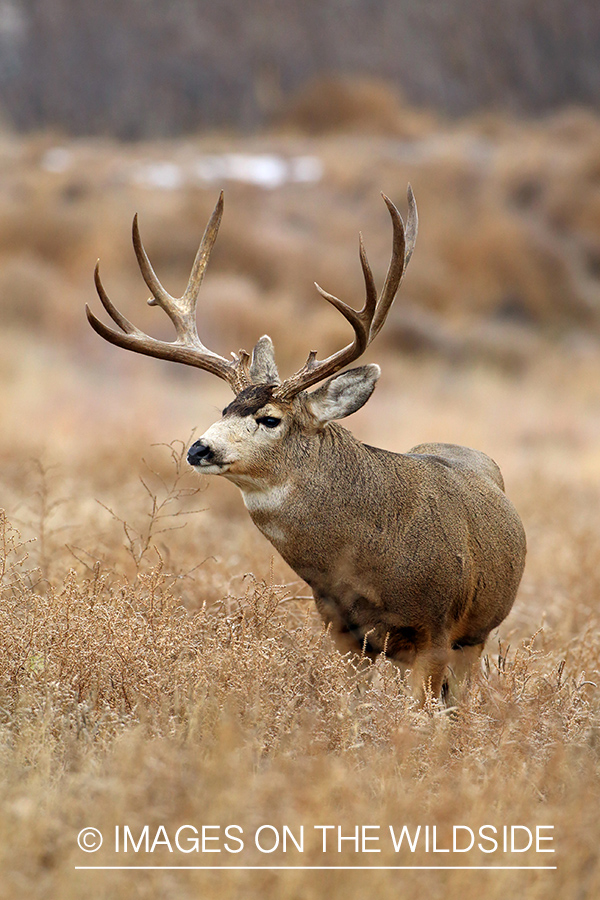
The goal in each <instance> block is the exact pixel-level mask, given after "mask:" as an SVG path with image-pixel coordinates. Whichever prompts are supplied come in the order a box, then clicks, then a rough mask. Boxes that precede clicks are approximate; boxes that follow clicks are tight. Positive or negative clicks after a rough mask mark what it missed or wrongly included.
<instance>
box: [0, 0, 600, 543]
mask: <svg viewBox="0 0 600 900" xmlns="http://www.w3.org/2000/svg"><path fill="white" fill-rule="evenodd" d="M599 97H600V7H599V6H598V4H597V3H596V2H594V0H498V2H496V3H494V4H480V3H474V2H473V0H454V2H452V3H451V4H449V3H447V2H444V0H427V2H423V0H378V2H377V3H374V2H372V0H319V2H316V0H314V2H313V0H306V2H304V3H301V4H281V3H275V2H272V0H246V2H244V3H242V2H239V0H222V2H219V3H207V2H205V0H180V2H178V3H176V4H173V3H170V2H167V0H131V2H129V3H127V4H123V3H119V2H115V0H106V2H104V3H102V4H98V3H96V2H94V0H0V321H1V329H0V344H1V346H0V456H1V458H2V459H3V471H4V473H5V474H4V476H2V478H3V480H4V483H2V481H1V480H0V487H1V488H2V492H3V497H4V499H3V503H4V505H7V506H8V507H10V506H11V504H12V505H17V506H18V504H19V503H20V502H21V501H20V500H19V497H21V498H22V496H23V494H28V493H29V492H30V489H31V485H32V484H34V483H35V479H34V480H33V481H32V478H33V476H32V475H31V472H30V471H29V470H28V469H27V466H25V467H24V463H27V461H28V460H31V459H32V458H34V459H42V460H44V461H46V462H47V463H48V464H50V465H54V464H57V465H58V466H59V468H60V471H61V472H62V473H63V477H66V473H69V477H72V478H74V479H75V481H74V483H73V485H72V486H71V488H69V491H70V492H71V495H72V496H77V497H79V498H81V497H83V496H86V497H91V496H96V497H97V496H98V495H99V493H101V488H102V490H105V489H106V490H109V489H110V485H111V484H112V480H113V479H114V480H115V482H118V484H116V483H115V485H114V488H115V490H116V489H117V487H118V489H119V491H120V492H121V494H122V493H123V491H124V479H125V478H126V476H127V477H129V476H130V473H133V474H131V477H134V476H135V477H136V478H137V471H138V466H137V461H139V459H140V457H141V456H142V455H143V453H144V448H145V447H147V446H148V444H149V443H152V442H154V441H158V442H160V441H164V442H167V443H168V442H170V441H171V440H173V438H178V439H180V440H182V441H186V440H187V438H188V435H189V433H190V431H191V429H192V427H194V426H197V427H198V428H199V429H200V431H199V433H202V432H203V431H204V430H205V428H206V427H207V426H208V425H209V424H210V422H211V421H212V420H213V419H214V417H215V415H216V414H217V412H218V410H220V409H221V408H222V407H223V406H224V405H225V404H226V403H227V402H229V392H228V388H227V387H226V385H224V384H223V383H220V382H218V381H217V379H215V378H212V377H211V376H210V375H208V374H206V373H199V372H197V371H195V370H192V369H186V368H185V367H181V366H179V367H178V366H174V365H171V364H168V363H164V362H160V361H155V360H150V359H148V358H142V357H139V356H136V355H134V354H131V353H126V352H124V351H121V350H117V349H116V348H114V347H111V346H109V345H107V344H105V343H104V342H103V341H102V340H101V339H100V338H99V337H97V336H96V335H95V334H94V333H93V332H92V331H91V329H90V328H89V326H88V325H87V322H86V320H85V315H84V305H85V303H89V304H91V305H92V306H93V308H94V309H95V310H96V312H97V313H99V314H100V307H99V302H98V300H97V297H96V296H95V292H94V288H93V281H92V272H93V267H94V264H95V261H96V259H97V258H98V257H100V259H101V272H102V277H103V281H104V283H105V286H106V288H107V290H108V293H109V295H110V296H111V297H112V299H113V301H114V302H115V303H116V305H117V306H118V307H119V308H121V309H122V310H123V311H124V312H125V314H126V315H127V316H128V317H129V318H130V319H131V320H133V321H134V322H136V323H137V324H138V325H139V327H141V328H142V329H144V330H145V331H148V332H149V333H152V334H153V335H155V336H157V337H162V338H165V339H171V331H170V327H171V326H170V323H169V322H168V321H167V319H166V317H165V316H164V315H163V314H162V313H161V312H160V311H157V310H156V309H149V308H148V307H147V306H146V305H145V302H144V301H145V300H146V298H147V290H146V288H145V286H144V284H143V282H142V279H141V276H140V274H139V271H138V270H137V265H136V263H135V257H134V254H133V250H132V247H131V238H130V223H131V219H132V217H133V214H134V212H136V211H137V212H138V213H139V216H140V224H141V231H142V236H143V238H144V241H145V244H146V247H147V249H148V252H149V254H150V257H151V259H152V261H153V264H154V266H155V268H156V270H157V272H158V275H159V277H160V278H161V279H162V281H163V283H164V284H165V285H166V287H167V288H168V289H169V290H171V292H173V293H178V292H180V291H182V290H183V288H184V286H185V283H186V280H187V276H188V272H189V269H190V266H191V262H192V260H193V256H194V253H195V250H196V248H197V246H198V242H199V239H200V237H201V234H202V232H203V229H204V226H205V223H206V220H207V218H208V216H209V214H210V211H211V209H212V207H213V205H214V203H215V201H216V199H217V196H218V193H219V191H220V190H221V189H224V190H225V216H224V220H223V224H222V227H221V233H220V235H219V239H218V241H217V244H216V247H215V250H214V252H213V258H212V259H211V263H210V266H209V270H208V275H207V278H206V280H205V282H204V284H203V288H202V295H201V300H200V304H199V307H200V310H199V322H200V333H201V335H202V337H203V339H204V340H205V342H206V343H207V344H208V346H210V347H211V348H213V349H214V350H216V351H218V352H220V353H221V354H223V355H228V353H229V352H230V351H231V350H237V349H238V348H239V347H245V348H246V349H251V346H252V345H253V343H254V342H255V341H256V339H257V338H258V337H259V336H260V335H261V334H263V333H265V332H268V333H270V334H271V336H272V337H273V339H274V341H275V345H276V350H277V354H278V360H279V363H280V370H281V371H282V374H284V375H286V374H289V373H290V372H291V371H293V370H295V369H296V368H298V367H299V366H300V365H301V364H302V363H303V361H304V359H305V358H306V354H307V352H308V351H309V350H310V349H315V350H317V351H318V352H319V354H320V355H324V354H326V353H330V352H332V351H333V350H334V349H336V348H337V347H339V346H341V345H342V344H343V343H346V342H347V341H348V339H349V335H348V326H347V323H345V321H343V320H342V318H341V316H339V315H338V314H337V313H336V312H335V311H334V310H333V309H331V308H330V307H329V306H327V304H325V303H324V301H323V300H322V299H321V298H319V296H318V294H317V292H316V291H315V289H314V286H313V282H314V281H317V282H319V284H321V285H323V286H324V287H325V288H326V289H327V290H329V291H331V292H333V293H335V294H337V295H338V296H340V297H342V298H343V299H345V300H346V301H347V302H350V303H353V304H354V305H356V306H358V305H359V304H361V303H362V299H363V295H364V285H363V283H362V277H361V272H360V266H359V262H358V252H357V251H358V240H357V237H358V232H359V231H362V232H363V235H364V238H365V243H366V246H367V251H368V253H369V258H370V261H371V265H372V267H373V270H374V273H375V277H376V280H377V282H378V283H379V284H381V283H382V281H383V278H384V276H385V271H386V267H387V263H388V260H389V253H390V242H391V228H390V222H389V216H388V214H387V211H386V209H385V206H384V204H383V202H382V200H381V198H380V191H384V192H385V193H386V194H388V195H389V196H390V197H392V198H393V199H394V200H395V202H396V203H397V205H398V206H399V207H400V209H401V210H402V211H404V210H405V209H406V202H405V197H406V186H407V183H408V182H410V183H411V184H412V186H413V189H414V192H415V195H416V198H417V203H418V206H419V213H420V232H419V238H418V241H417V248H416V252H415V255H414V257H413V260H412V262H411V265H410V268H409V270H408V274H407V276H406V279H405V281H404V284H403V287H402V289H401V293H400V296H399V298H398V300H397V302H396V304H395V307H394V309H393V310H392V313H391V315H390V317H389V320H388V324H387V326H386V328H385V329H384V331H383V332H382V334H381V336H380V337H379V338H378V340H377V341H376V342H375V344H374V345H373V346H372V347H371V348H369V351H368V354H367V357H366V359H367V360H369V361H378V362H380V363H382V365H383V376H382V379H381V381H380V384H379V387H378V390H377V392H376V394H375V396H374V398H373V400H372V401H371V402H370V403H369V404H368V406H367V407H365V409H364V410H362V411H361V412H360V413H359V414H357V415H356V416H355V417H353V420H352V423H351V425H352V428H353V430H355V431H356V433H357V434H359V435H360V436H361V437H363V438H365V439H368V440H369V441H370V442H372V443H378V444H383V445H384V446H387V447H389V448H390V449H395V450H406V449H408V448H409V447H410V446H413V445H414V444H416V443H418V442H422V441H426V440H447V441H454V442H456V443H465V444H468V445H473V446H477V447H479V448H480V449H483V450H486V451H487V452H488V453H490V454H491V455H492V456H494V457H495V458H497V459H498V461H499V462H500V464H501V465H502V467H503V469H504V471H505V473H506V474H507V480H508V483H509V487H510V486H511V484H512V488H511V493H512V495H513V496H515V495H516V496H517V499H518V497H519V494H521V495H522V496H523V497H525V496H526V497H528V498H530V499H532V498H533V495H534V493H535V492H534V491H533V489H532V484H533V481H534V479H539V478H545V479H546V482H545V484H546V486H547V487H548V489H549V490H550V485H556V484H557V480H560V479H563V480H566V481H567V482H569V483H571V482H573V483H575V482H576V483H577V485H579V486H580V487H581V490H582V491H584V492H585V491H587V492H588V495H589V496H595V493H594V492H598V491H600V449H599V448H600V433H599V431H600V425H599V424H598V423H599V421H600V418H599V416H598V412H599V406H600V400H599V396H600V394H599V391H598V382H599V376H600V356H599V349H600V345H599V337H600V328H599V325H600V116H599V109H598V100H599ZM101 314H102V315H104V313H101ZM163 320H164V321H163ZM115 448H117V449H115ZM18 472H29V474H25V475H18V474H17V473H18ZM84 472H87V473H88V476H89V479H90V481H89V483H88V484H87V486H85V487H84V486H82V484H81V483H80V482H78V481H77V478H79V477H80V476H81V477H83V474H82V473H84ZM116 472H118V473H119V474H118V476H116V475H115V474H114V473H116ZM77 473H79V474H77ZM536 490H537V489H536ZM539 490H541V489H539ZM539 490H538V496H539ZM552 490H554V487H553V488H552ZM228 491H229V493H227V492H228ZM211 492H212V493H211V494H210V496H211V497H213V496H214V497H215V498H217V497H223V498H225V499H222V500H221V501H218V500H217V499H215V500H214V504H217V505H218V503H219V502H222V503H223V504H225V506H226V507H227V508H228V509H229V505H231V507H232V508H233V509H236V510H237V509H238V506H239V509H240V510H241V509H242V507H241V502H240V503H238V501H239V498H238V497H237V495H236V494H235V491H233V489H231V487H230V486H229V485H218V486H211ZM219 492H221V493H219ZM590 492H591V494H590ZM542 493H543V491H542ZM103 496H104V495H103ZM229 498H231V499H229ZM104 502H108V501H106V500H105V501H104ZM523 502H524V503H526V502H528V501H527V500H524V501H523ZM210 503H211V504H213V501H212V500H211V501H210ZM236 504H237V505H236ZM242 512H243V510H242ZM533 513H534V510H533V509H532V510H531V515H532V516H533ZM75 519H77V516H76V515H75V513H73V516H72V520H73V521H74V520H75ZM244 521H245V520H244ZM248 527H249V528H251V526H250V524H249V523H248ZM532 527H533V526H532ZM266 548H267V545H266V544H265V548H264V553H265V554H267V553H269V552H270V550H267V549H266Z"/></svg>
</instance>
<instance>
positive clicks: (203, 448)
mask: <svg viewBox="0 0 600 900" xmlns="http://www.w3.org/2000/svg"><path fill="white" fill-rule="evenodd" d="M212 455H213V452H212V450H211V448H210V447H209V445H208V444H204V443H203V442H202V441H196V443H195V444H192V446H191V447H190V449H189V450H188V454H187V461H188V462H189V464H190V466H197V465H198V463H200V462H201V461H202V460H205V461H206V462H208V460H210V459H211V457H212Z"/></svg>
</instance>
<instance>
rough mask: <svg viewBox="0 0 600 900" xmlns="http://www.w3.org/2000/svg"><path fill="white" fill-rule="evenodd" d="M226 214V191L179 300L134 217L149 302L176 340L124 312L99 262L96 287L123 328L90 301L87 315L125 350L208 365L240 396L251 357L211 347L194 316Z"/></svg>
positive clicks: (246, 382) (206, 367)
mask: <svg viewBox="0 0 600 900" xmlns="http://www.w3.org/2000/svg"><path fill="white" fill-rule="evenodd" d="M222 214H223V193H222V192H221V194H220V196H219V199H218V201H217V204H216V206H215V208H214V210H213V213H212V215H211V217H210V220H209V222H208V225H207V227H206V230H205V232H204V236H203V238H202V241H201V243H200V248H199V250H198V253H197V254H196V258H195V260H194V265H193V266H192V272H191V275H190V279H189V281H188V286H187V288H186V290H185V292H184V294H183V296H182V297H179V298H178V297H172V296H171V294H169V293H168V292H167V291H166V290H165V289H164V288H163V286H162V285H161V283H160V281H159V280H158V278H157V276H156V273H155V272H154V269H153V268H152V264H151V263H150V260H149V258H148V254H147V253H146V250H145V249H144V245H143V244H142V239H141V237H140V232H139V226H138V220H137V215H136V216H135V217H134V220H133V245H134V249H135V254H136V256H137V260H138V263H139V266H140V271H141V273H142V276H143V278H144V281H145V282H146V284H147V285H148V287H149V288H150V290H151V292H152V298H151V299H150V300H149V301H148V303H149V304H150V305H151V306H160V307H161V308H162V309H163V310H164V311H165V312H166V313H167V315H168V316H169V318H170V319H171V321H172V322H173V324H174V326H175V330H176V332H177V338H176V340H175V341H173V342H169V341H160V340H156V339H155V338H152V337H149V336H148V335H147V334H145V333H144V332H143V331H140V330H139V329H138V328H136V327H135V325H133V324H132V323H131V322H130V321H129V320H128V319H127V318H126V317H125V316H124V315H123V314H122V313H120V312H119V310H118V309H117V308H116V307H115V306H114V304H113V303H112V301H111V300H110V298H109V296H108V294H107V293H106V291H105V289H104V286H103V284H102V281H101V280H100V269H99V263H96V268H95V271H94V281H95V284H96V290H97V291H98V296H99V297H100V300H101V302H102V305H103V306H104V308H105V310H106V311H107V313H108V314H109V316H110V317H111V319H112V320H113V322H115V323H116V324H117V325H118V326H119V328H120V329H121V331H117V330H116V329H113V328H110V327H109V326H108V325H105V324H104V323H103V322H101V321H100V319H98V318H97V317H96V316H95V314H94V313H93V312H92V311H91V310H90V309H89V307H88V306H87V305H86V314H87V318H88V321H89V323H90V325H91V326H92V328H93V329H94V330H95V331H96V332H97V333H98V334H99V335H100V336H101V337H103V338H104V339H105V340H107V341H109V342H110V343H111V344H115V345H116V346H117V347H123V348H125V349H126V350H133V351H135V352H136V353H143V354H145V355H146V356H154V357H157V358H159V359H167V360H172V361H173V362H180V363H183V364H184V365H188V366H195V367H196V368H198V369H204V370H205V371H207V372H211V373H212V374H213V375H217V376H218V377H219V378H222V379H224V380H225V381H227V382H228V383H229V384H230V386H231V388H232V390H233V391H234V393H236V394H237V393H239V392H240V391H241V390H243V389H244V388H245V387H247V386H248V385H249V384H250V377H249V360H250V357H249V355H248V354H247V353H246V352H245V351H244V350H240V352H239V354H232V355H233V359H232V360H227V359H225V357H223V356H220V355H219V354H218V353H214V352H213V351H212V350H209V349H208V347H205V346H204V344H203V343H202V341H201V340H200V338H199V336H198V330H197V327H196V318H195V313H196V301H197V299H198V292H199V290H200V284H201V282H202V278H203V277H204V271H205V269H206V265H207V263H208V258H209V256H210V251H211V249H212V247H213V244H214V242H215V240H216V237H217V232H218V230H219V224H220V221H221V216H222Z"/></svg>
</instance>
